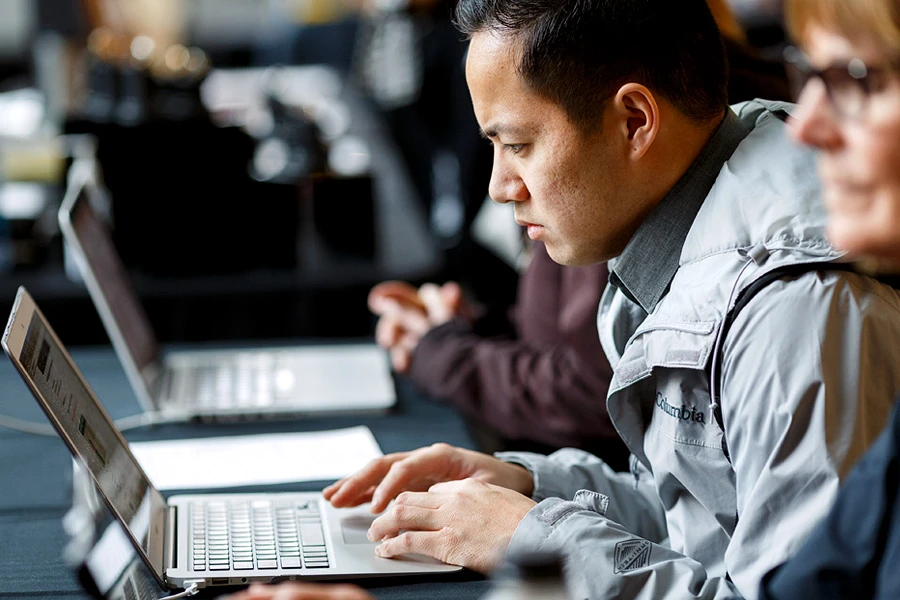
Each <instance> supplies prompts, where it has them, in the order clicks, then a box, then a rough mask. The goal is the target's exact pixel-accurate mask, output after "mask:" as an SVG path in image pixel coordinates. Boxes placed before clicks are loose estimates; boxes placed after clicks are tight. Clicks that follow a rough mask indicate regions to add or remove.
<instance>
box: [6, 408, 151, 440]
mask: <svg viewBox="0 0 900 600" xmlns="http://www.w3.org/2000/svg"><path fill="white" fill-rule="evenodd" d="M160 422H162V421H161V420H159V419H157V418H156V417H155V416H154V415H153V414H152V413H140V414H137V415H131V416H128V417H122V418H121V419H118V420H116V421H115V425H116V428H117V429H118V430H119V431H128V430H129V429H137V428H138V427H145V426H147V425H155V424H156V423H160ZM0 427H6V428H7V429H13V430H15V431H21V432H22V433H30V434H34V435H46V436H50V437H53V436H56V435H57V433H56V430H55V429H53V427H52V426H51V425H49V424H47V423H35V422H34V421H26V420H24V419H17V418H15V417H9V416H6V415H0Z"/></svg>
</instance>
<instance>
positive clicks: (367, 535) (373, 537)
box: [366, 529, 375, 542]
mask: <svg viewBox="0 0 900 600" xmlns="http://www.w3.org/2000/svg"><path fill="white" fill-rule="evenodd" d="M366 537H367V538H368V540H369V541H370V542H374V541H375V536H374V535H373V534H372V530H371V529H370V530H368V531H367V532H366Z"/></svg>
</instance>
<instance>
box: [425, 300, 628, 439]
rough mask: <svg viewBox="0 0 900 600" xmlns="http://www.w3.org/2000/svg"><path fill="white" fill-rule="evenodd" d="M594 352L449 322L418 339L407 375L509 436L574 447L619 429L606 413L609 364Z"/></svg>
mask: <svg viewBox="0 0 900 600" xmlns="http://www.w3.org/2000/svg"><path fill="white" fill-rule="evenodd" d="M593 314H594V315H596V306H595V307H594V312H593ZM600 354H601V355H600V356H591V357H586V356H584V355H583V354H582V353H581V352H580V351H579V349H578V348H577V347H575V346H572V345H566V344H557V345H553V346H542V347H535V346H533V345H531V344H529V343H528V342H526V341H523V340H518V339H490V338H483V337H481V336H479V335H477V334H476V333H475V332H474V331H473V330H472V328H471V327H470V326H469V325H468V324H467V323H465V322H464V321H462V320H454V321H451V322H449V323H446V324H444V325H441V326H439V327H436V328H435V329H433V330H431V331H430V332H429V333H428V334H427V335H425V336H424V337H423V338H422V340H421V341H420V342H419V346H418V347H417V348H416V352H415V355H414V357H413V366H412V369H411V371H410V377H411V379H412V380H413V381H414V382H415V383H416V385H417V386H419V387H420V388H421V389H423V390H424V391H425V392H427V393H428V394H430V395H433V396H435V397H439V398H443V399H446V400H447V401H448V402H449V403H451V404H453V405H454V406H456V407H457V408H459V409H461V410H463V411H464V412H466V413H468V414H470V415H472V416H475V417H477V418H478V419H479V420H480V421H482V422H484V423H485V424H487V425H488V426H490V427H491V428H492V429H494V430H496V431H498V432H500V433H502V434H503V435H505V436H506V437H508V438H511V439H534V440H537V441H539V442H542V443H544V444H549V445H553V446H557V447H559V446H575V445H582V444H583V443H587V442H590V441H592V440H595V439H596V438H598V437H607V438H610V437H616V435H617V434H616V433H615V430H614V429H613V427H612V425H611V424H610V422H609V417H608V415H607V412H606V393H607V390H608V386H609V377H610V373H609V372H608V371H609V367H608V363H607V362H606V359H605V358H604V357H603V356H602V351H601V352H600Z"/></svg>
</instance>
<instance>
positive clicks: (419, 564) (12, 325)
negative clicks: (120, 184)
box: [2, 288, 460, 589]
mask: <svg viewBox="0 0 900 600" xmlns="http://www.w3.org/2000/svg"><path fill="white" fill-rule="evenodd" d="M2 345H3V349H4V350H5V351H6V353H7V355H8V356H9V357H10V359H11V360H12V362H13V364H14V365H15V367H16V369H17V370H18V371H19V374H20V375H21V376H22V379H23V380H24V381H25V383H26V384H27V385H28V387H29V388H30V390H31V392H32V394H34V397H35V399H37V401H38V404H39V405H40V406H41V408H42V409H43V410H44V412H45V413H46V414H47V416H48V417H49V419H50V422H51V423H52V424H53V426H54V428H55V429H56V431H57V433H58V434H59V435H60V437H61V438H62V439H63V441H64V442H65V443H66V445H67V446H68V447H69V450H70V451H71V452H72V454H73V455H74V456H75V457H76V458H77V459H78V460H80V461H81V463H82V464H83V465H84V467H85V469H86V470H87V471H88V472H89V473H90V475H91V477H92V479H93V480H94V482H95V484H96V486H97V489H98V490H99V492H100V493H101V495H102V496H103V498H104V501H105V502H106V503H107V505H108V506H109V508H110V509H111V510H112V512H113V513H114V514H115V516H116V519H117V520H118V521H119V522H120V523H122V525H124V527H125V530H126V531H127V535H128V538H129V539H130V540H131V543H132V544H133V545H134V548H135V549H136V550H137V552H138V554H139V555H140V556H141V558H142V559H143V560H144V561H145V562H146V564H147V565H148V567H149V568H150V569H151V571H152V572H153V574H154V576H155V577H156V579H157V580H158V581H159V582H160V584H163V585H166V586H168V587H170V588H185V589H187V588H189V587H191V586H193V585H196V586H198V587H204V586H207V585H235V584H244V583H248V582H253V581H273V580H280V579H285V578H287V579H292V578H293V579H303V578H308V579H336V578H341V579H346V578H352V577H373V576H382V575H398V574H422V573H437V572H448V571H454V570H458V569H459V568H460V567H454V566H451V565H446V564H443V563H440V562H438V561H435V560H433V559H430V558H427V557H423V556H418V555H409V556H406V557H403V558H401V559H383V558H379V557H378V556H376V555H375V552H374V549H373V548H374V544H372V543H370V542H369V541H368V540H367V539H366V535H365V534H366V531H367V529H368V526H369V524H370V523H371V521H372V518H373V517H372V516H371V515H370V514H369V513H368V511H367V510H366V508H365V507H357V508H355V509H350V510H348V509H335V508H333V507H332V506H331V505H330V504H329V503H328V502H326V501H325V500H324V499H323V498H322V496H321V494H319V493H270V494H246V493H245V494H239V493H235V494H197V495H179V496H173V497H170V498H168V500H166V499H164V498H163V496H162V495H161V494H160V492H159V491H158V490H157V489H156V488H155V487H154V486H153V483H152V482H151V481H150V480H149V479H148V478H147V475H146V473H144V471H143V469H141V466H140V464H138V462H137V460H136V459H135V457H134V455H133V454H132V453H131V450H130V449H129V447H128V443H127V442H126V441H125V438H124V437H123V436H122V434H121V432H120V431H119V430H118V429H116V426H115V425H114V424H113V422H112V420H111V419H110V417H109V415H108V414H107V413H106V411H105V410H104V409H103V406H102V405H101V404H100V402H99V400H97V397H96V395H95V394H94V392H93V390H91V388H90V386H89V385H88V384H87V381H86V380H85V379H84V377H83V376H82V374H81V372H80V371H79V370H78V368H77V367H76V366H75V363H74V362H73V361H72V358H71V357H70V356H69V353H68V352H67V351H66V349H65V348H64V347H63V346H62V344H61V343H60V341H59V338H57V336H56V334H55V333H54V332H53V330H52V329H51V327H50V325H49V324H48V323H47V322H46V320H45V318H44V316H43V314H41V312H40V310H39V309H38V308H37V306H36V305H35V303H34V300H33V299H32V298H31V296H30V295H29V294H28V292H27V291H25V288H19V292H18V294H17V295H16V300H15V303H14V305H13V309H12V313H11V314H10V317H9V322H8V323H7V325H6V331H5V332H4V334H3V339H2Z"/></svg>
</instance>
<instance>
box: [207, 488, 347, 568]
mask: <svg viewBox="0 0 900 600" xmlns="http://www.w3.org/2000/svg"><path fill="white" fill-rule="evenodd" d="M190 533H191V542H190V548H191V558H190V560H191V564H192V565H193V569H194V571H231V570H233V571H247V570H252V569H278V568H281V569H325V568H328V566H329V562H330V561H329V557H328V550H327V548H326V546H325V536H324V534H323V532H322V519H321V515H320V514H319V508H318V505H317V504H316V502H315V501H309V502H302V501H300V502H298V501H294V502H288V501H276V502H273V501H270V500H253V501H238V502H196V503H192V504H191V505H190Z"/></svg>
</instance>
